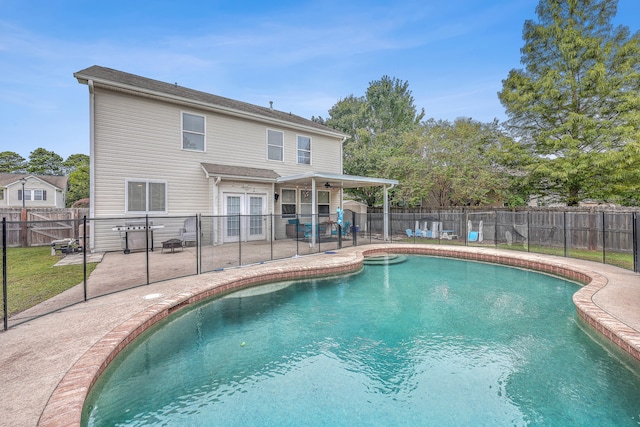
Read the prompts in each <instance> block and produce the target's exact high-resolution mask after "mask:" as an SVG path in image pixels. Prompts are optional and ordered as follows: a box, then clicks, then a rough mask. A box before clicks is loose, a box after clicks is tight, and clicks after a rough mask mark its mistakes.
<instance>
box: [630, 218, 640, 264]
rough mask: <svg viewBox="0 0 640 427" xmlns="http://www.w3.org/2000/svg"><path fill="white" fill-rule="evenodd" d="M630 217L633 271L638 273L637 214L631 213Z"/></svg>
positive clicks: (639, 260) (639, 229)
mask: <svg viewBox="0 0 640 427" xmlns="http://www.w3.org/2000/svg"><path fill="white" fill-rule="evenodd" d="M631 215H632V218H631V225H632V227H631V228H632V231H633V236H632V238H633V271H634V272H636V273H640V259H639V254H638V252H639V251H638V240H639V239H638V232H639V231H640V227H638V213H637V212H633V213H632V214H631Z"/></svg>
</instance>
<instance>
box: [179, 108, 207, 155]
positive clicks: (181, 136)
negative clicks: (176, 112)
mask: <svg viewBox="0 0 640 427" xmlns="http://www.w3.org/2000/svg"><path fill="white" fill-rule="evenodd" d="M185 114H191V115H192V116H198V117H202V119H203V121H204V123H203V126H204V132H203V133H200V132H194V131H191V130H185V129H184V115H185ZM185 132H186V133H191V134H193V135H202V139H203V143H202V145H203V146H202V150H194V149H192V148H184V133H185ZM180 148H181V149H182V150H183V151H191V152H193V153H206V152H207V116H205V115H203V114H198V113H194V112H192V111H181V112H180Z"/></svg>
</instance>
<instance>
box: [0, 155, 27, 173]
mask: <svg viewBox="0 0 640 427" xmlns="http://www.w3.org/2000/svg"><path fill="white" fill-rule="evenodd" d="M25 170H26V163H25V159H24V157H22V156H21V155H20V154H18V153H14V152H13V151H3V152H1V153H0V172H4V173H11V172H18V173H22V172H25Z"/></svg>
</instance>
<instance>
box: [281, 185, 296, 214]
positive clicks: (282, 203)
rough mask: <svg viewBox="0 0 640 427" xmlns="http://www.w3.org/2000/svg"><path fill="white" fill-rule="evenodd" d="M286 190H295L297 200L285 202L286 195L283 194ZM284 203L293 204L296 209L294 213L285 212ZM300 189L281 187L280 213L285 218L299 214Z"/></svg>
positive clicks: (294, 194) (294, 195)
mask: <svg viewBox="0 0 640 427" xmlns="http://www.w3.org/2000/svg"><path fill="white" fill-rule="evenodd" d="M285 191H293V197H294V198H295V201H294V202H293V203H285V202H284V197H283V194H284V192H285ZM283 205H293V206H294V209H295V211H296V212H295V213H293V214H286V213H284V212H283V209H282V206H283ZM298 213H299V212H298V191H296V189H295V188H281V189H280V214H281V215H282V217H283V218H295V217H297V216H298Z"/></svg>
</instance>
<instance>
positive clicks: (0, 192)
mask: <svg viewBox="0 0 640 427" xmlns="http://www.w3.org/2000/svg"><path fill="white" fill-rule="evenodd" d="M0 200H4V188H0Z"/></svg>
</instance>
